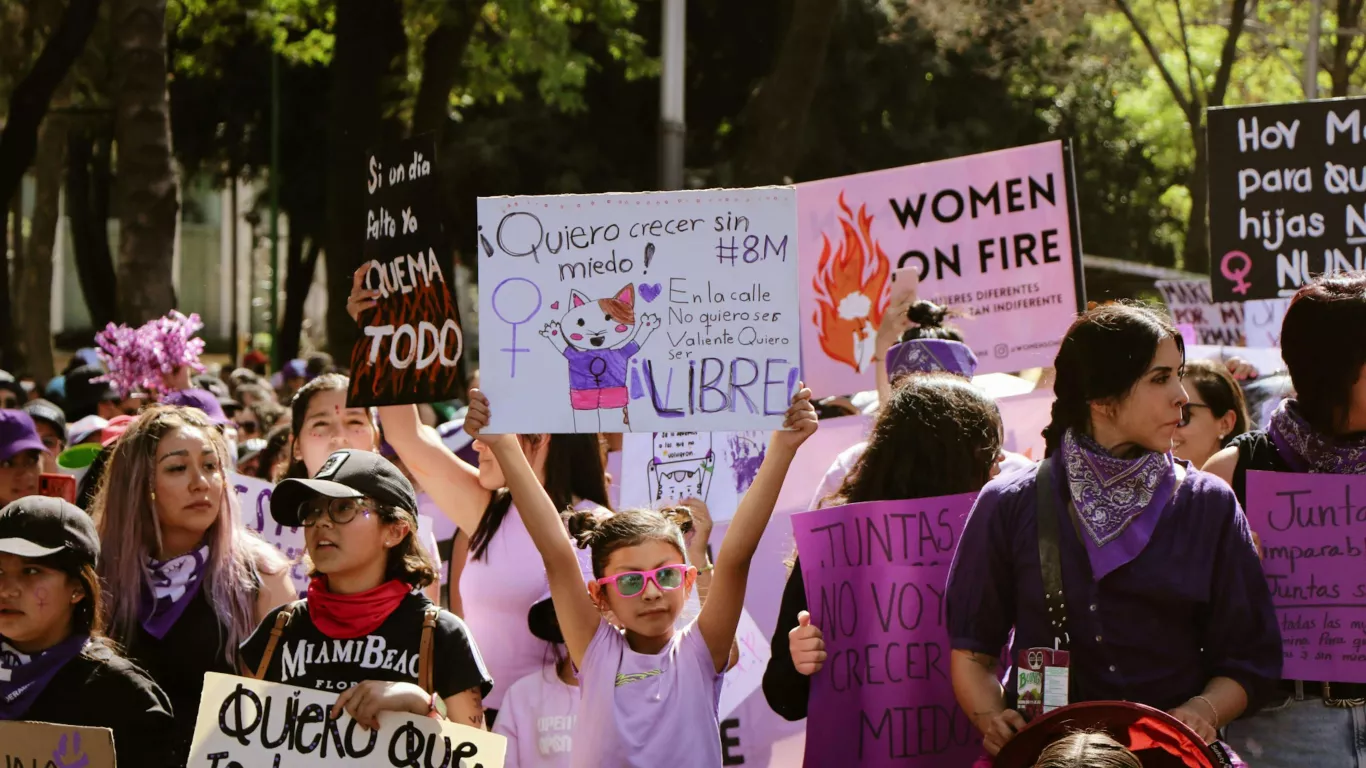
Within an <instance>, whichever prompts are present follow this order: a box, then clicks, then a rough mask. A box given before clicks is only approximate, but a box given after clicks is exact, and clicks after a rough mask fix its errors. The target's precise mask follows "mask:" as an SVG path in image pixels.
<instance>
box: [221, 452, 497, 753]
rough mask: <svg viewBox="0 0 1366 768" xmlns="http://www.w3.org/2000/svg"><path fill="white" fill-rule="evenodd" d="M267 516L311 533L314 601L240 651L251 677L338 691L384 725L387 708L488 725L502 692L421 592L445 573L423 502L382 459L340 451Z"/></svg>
mask: <svg viewBox="0 0 1366 768" xmlns="http://www.w3.org/2000/svg"><path fill="white" fill-rule="evenodd" d="M270 514H271V516H272V517H273V518H275V522H277V523H279V524H280V525H286V526H291V527H293V526H303V528H304V539H305V541H306V543H307V545H308V558H309V561H310V564H311V565H312V570H313V579H312V581H311V582H310V583H309V586H308V597H307V598H306V599H305V600H302V601H300V602H297V603H294V604H291V605H287V606H284V607H282V608H279V609H277V610H276V611H274V612H273V613H272V614H271V615H269V616H267V617H266V619H265V621H263V622H261V626H260V627H258V628H257V630H256V632H255V633H254V634H253V635H252V636H251V638H250V639H249V640H247V642H246V643H244V644H243V645H242V651H241V655H240V660H241V665H242V671H243V672H244V673H245V674H247V675H248V676H250V677H254V678H257V679H262V680H267V681H269V682H273V683H288V684H290V685H297V686H301V687H304V688H316V689H319V690H324V691H337V692H339V693H340V694H341V695H340V697H338V699H337V703H336V706H335V707H334V708H333V710H332V712H333V716H336V715H337V714H338V713H340V712H341V711H342V710H343V709H344V710H346V712H347V713H348V714H350V715H351V716H352V717H353V718H355V719H356V720H357V721H359V722H360V723H361V724H362V725H366V726H368V727H371V728H375V727H377V726H378V720H377V715H378V713H379V712H382V711H397V712H411V713H414V714H420V715H421V714H430V713H435V714H439V715H440V716H442V717H446V716H449V718H450V719H451V720H452V721H454V722H457V723H461V724H463V725H470V726H474V727H476V728H482V727H483V724H484V707H483V699H484V696H485V694H487V693H488V692H489V690H490V689H491V688H492V687H493V680H492V679H491V678H490V677H489V675H488V672H487V671H486V670H485V668H484V663H483V660H482V658H481V657H480V655H479V649H478V647H477V646H476V645H475V643H474V639H473V638H472V637H470V634H469V630H468V629H466V627H465V623H464V622H463V621H461V620H460V619H459V618H457V617H456V616H455V615H454V614H452V613H450V612H449V611H443V610H441V609H440V608H438V607H437V606H435V605H433V604H432V602H431V601H430V600H428V599H427V598H426V597H424V596H422V595H421V594H417V593H415V590H418V589H421V588H423V587H426V586H428V585H430V584H431V583H432V582H433V581H434V580H435V579H436V574H437V567H438V566H437V564H436V562H435V560H434V559H433V558H432V556H431V555H430V554H429V553H428V552H426V551H425V550H424V549H423V548H422V547H421V546H419V545H418V543H417V537H416V533H417V496H416V494H415V493H414V492H413V486H412V484H411V483H409V482H408V479H407V478H405V477H404V476H403V474H402V473H401V472H399V470H398V468H397V467H395V466H394V465H393V464H390V463H389V462H388V461H387V460H385V459H384V457H382V456H380V455H379V454H378V453H373V452H370V451H356V450H349V449H348V450H342V451H337V452H336V453H334V454H332V455H331V456H330V457H328V459H327V461H326V462H324V464H323V466H322V468H321V469H319V470H318V472H317V473H316V474H315V475H314V476H313V478H312V479H311V480H299V479H289V480H285V481H284V482H282V483H280V485H278V486H276V488H275V493H274V494H272V495H271V498H270Z"/></svg>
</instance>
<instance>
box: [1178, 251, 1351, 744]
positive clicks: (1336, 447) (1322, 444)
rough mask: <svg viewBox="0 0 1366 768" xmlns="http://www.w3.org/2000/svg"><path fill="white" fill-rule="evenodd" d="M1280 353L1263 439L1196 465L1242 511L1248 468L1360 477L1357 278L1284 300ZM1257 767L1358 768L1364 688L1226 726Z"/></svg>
mask: <svg viewBox="0 0 1366 768" xmlns="http://www.w3.org/2000/svg"><path fill="white" fill-rule="evenodd" d="M1281 355H1282V356H1283V357H1284V359H1285V364H1286V367H1287V368H1289V370H1290V378H1291V380H1292V381H1293V382H1294V384H1295V393H1296V397H1295V399H1292V400H1286V401H1284V402H1283V403H1281V405H1280V407H1279V408H1277V409H1276V412H1275V414H1273V415H1272V417H1271V424H1270V426H1269V428H1268V429H1267V430H1266V431H1265V432H1250V433H1248V434H1245V435H1242V436H1241V437H1239V438H1238V439H1236V440H1234V441H1233V444H1232V445H1230V446H1229V447H1228V448H1226V449H1225V450H1223V451H1221V452H1220V453H1217V454H1215V456H1214V457H1213V458H1212V459H1210V461H1209V463H1208V464H1206V465H1205V469H1206V471H1208V472H1211V473H1213V474H1216V475H1218V476H1219V477H1222V478H1223V479H1224V480H1225V481H1227V482H1228V483H1229V484H1230V485H1231V486H1233V490H1234V492H1235V493H1236V494H1237V495H1238V500H1239V501H1241V502H1242V503H1243V504H1244V506H1246V505H1247V501H1248V500H1247V473H1248V470H1261V471H1268V472H1310V473H1326V474H1337V475H1366V272H1354V273H1348V274H1343V275H1338V276H1337V277H1323V278H1319V279H1318V280H1315V281H1314V282H1313V283H1310V284H1309V285H1306V286H1305V287H1303V288H1301V289H1300V290H1299V292H1298V293H1296V294H1295V297H1294V298H1293V299H1291V300H1290V308H1289V309H1288V310H1286V313H1285V320H1284V321H1283V324H1282V326H1281ZM1229 740H1230V742H1231V743H1232V744H1233V745H1234V747H1235V748H1236V749H1238V750H1239V751H1243V750H1246V752H1244V754H1247V755H1248V756H1250V757H1252V756H1255V757H1256V758H1257V759H1256V764H1257V765H1258V766H1262V765H1265V766H1268V768H1288V767H1289V766H1298V765H1305V764H1312V765H1314V766H1315V768H1319V767H1320V766H1321V767H1322V768H1357V767H1358V766H1360V765H1366V746H1363V745H1366V684H1362V683H1352V682H1346V681H1339V682H1331V681H1329V682H1324V681H1294V680H1288V681H1284V682H1283V683H1282V684H1281V687H1280V689H1279V690H1278V691H1277V692H1276V693H1275V695H1274V696H1273V705H1272V706H1268V707H1267V708H1266V709H1263V710H1262V712H1261V713H1260V714H1258V715H1257V716H1256V717H1254V718H1251V719H1249V720H1247V721H1246V722H1240V723H1236V724H1235V725H1233V726H1232V727H1230V728H1229Z"/></svg>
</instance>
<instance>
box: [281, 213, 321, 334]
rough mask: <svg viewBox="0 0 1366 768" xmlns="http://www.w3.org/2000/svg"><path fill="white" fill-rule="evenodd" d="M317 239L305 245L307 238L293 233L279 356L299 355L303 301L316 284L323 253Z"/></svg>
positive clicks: (291, 234) (290, 241)
mask: <svg viewBox="0 0 1366 768" xmlns="http://www.w3.org/2000/svg"><path fill="white" fill-rule="evenodd" d="M320 250H321V249H319V248H318V243H317V241H316V240H313V239H311V238H310V239H309V240H308V246H307V248H305V246H304V238H302V237H294V235H293V233H290V238H289V252H288V254H287V255H286V258H287V259H288V265H289V266H288V268H287V271H286V272H285V308H284V311H283V312H282V313H281V316H280V335H279V337H278V339H277V340H276V344H278V345H279V347H278V348H279V350H280V359H281V360H293V359H294V358H296V357H298V356H299V337H300V336H301V335H302V334H303V331H304V302H305V301H307V300H308V289H309V288H310V287H312V286H313V274H314V272H315V271H316V270H317V267H318V255H319V253H320Z"/></svg>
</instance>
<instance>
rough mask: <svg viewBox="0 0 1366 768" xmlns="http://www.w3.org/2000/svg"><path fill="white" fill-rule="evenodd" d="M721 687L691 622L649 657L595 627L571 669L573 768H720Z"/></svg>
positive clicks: (606, 628)
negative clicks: (575, 702) (576, 695)
mask: <svg viewBox="0 0 1366 768" xmlns="http://www.w3.org/2000/svg"><path fill="white" fill-rule="evenodd" d="M721 680H722V674H721V673H719V672H717V671H716V663H715V662H713V661H712V658H711V651H709V650H707V643H706V641H705V640H703V639H702V632H701V631H700V630H699V629H698V628H697V622H696V621H694V622H692V623H691V624H689V625H688V626H687V627H685V628H684V629H683V630H681V631H679V632H676V633H674V636H673V639H672V640H670V641H669V644H668V645H667V646H666V647H665V648H664V650H662V651H660V652H659V653H656V654H643V653H636V652H635V651H632V650H631V647H630V646H629V645H628V644H627V643H626V637H625V636H624V635H623V634H622V633H621V631H620V630H618V629H616V628H615V627H613V626H612V625H611V624H609V623H607V622H606V621H602V622H601V623H600V624H599V625H598V631H597V634H595V635H593V639H592V641H591V642H589V644H588V650H587V651H586V652H585V653H584V657H583V667H582V669H580V670H579V684H580V686H581V687H582V692H583V700H582V701H581V702H580V705H579V706H580V710H579V712H580V717H579V718H578V720H577V721H575V723H574V758H573V765H574V768H607V767H608V766H611V768H618V766H631V767H632V768H658V767H659V766H665V765H667V766H670V768H720V765H721V733H720V724H719V723H718V722H717V717H716V708H717V706H718V704H719V702H720V699H721Z"/></svg>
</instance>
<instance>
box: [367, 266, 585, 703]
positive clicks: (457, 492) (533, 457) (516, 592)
mask: <svg viewBox="0 0 1366 768" xmlns="http://www.w3.org/2000/svg"><path fill="white" fill-rule="evenodd" d="M365 271H366V270H365V268H364V267H362V268H361V269H359V270H357V271H356V274H355V276H354V278H353V282H352V286H351V296H350V299H349V301H348V303H347V311H348V312H350V313H351V317H352V318H356V319H359V317H360V314H361V313H362V312H368V311H370V310H371V309H372V308H373V307H374V306H375V300H376V299H377V298H378V297H379V293H378V292H377V291H367V290H366V289H365V286H364V285H363V281H364V278H365ZM380 418H381V419H383V422H384V437H385V440H386V441H388V443H389V445H391V446H393V448H394V452H395V453H396V454H398V457H399V458H400V459H402V460H403V464H404V466H405V467H407V469H408V471H409V472H411V473H412V475H413V478H414V480H416V481H417V483H418V484H419V485H420V486H421V487H422V489H423V491H425V492H426V493H427V495H428V496H430V497H431V499H432V501H433V502H435V504H436V506H437V507H438V508H440V509H441V511H442V512H443V513H445V515H446V516H447V517H448V518H449V519H450V520H451V522H453V523H455V525H456V526H457V527H458V528H459V529H460V531H461V533H462V534H463V536H462V538H465V537H467V538H468V541H469V548H468V552H469V555H468V559H467V560H466V562H465V563H464V568H463V570H461V571H460V574H459V593H460V594H459V604H460V606H461V609H462V611H463V612H462V613H461V617H462V618H464V619H465V621H467V622H469V625H470V628H471V629H472V630H473V631H474V632H475V633H476V634H477V635H479V636H480V637H496V638H498V642H497V643H492V644H486V647H485V649H484V651H485V654H486V657H485V660H486V661H487V662H488V665H489V670H490V671H491V672H492V673H493V676H494V678H495V679H496V680H498V681H500V683H501V684H500V685H499V686H498V687H497V688H495V689H494V690H493V692H492V693H491V694H490V695H489V697H488V699H487V700H486V701H485V702H484V703H485V704H486V705H487V707H488V709H487V717H488V722H489V724H490V725H492V724H493V723H494V722H495V721H496V718H497V716H498V710H499V709H501V708H502V705H503V704H502V703H503V694H504V693H505V692H506V690H507V688H508V686H510V685H511V684H512V683H513V682H516V681H517V680H520V679H522V678H523V677H526V676H527V675H530V674H532V673H534V672H536V671H538V670H540V669H541V667H542V666H544V664H545V659H546V655H547V653H548V652H550V651H551V650H552V649H551V646H550V645H549V644H548V643H546V642H545V641H544V640H541V639H539V638H537V637H536V636H535V635H533V634H532V633H531V631H530V630H529V629H528V628H527V622H526V617H527V611H528V610H530V609H531V606H533V605H534V604H535V603H536V602H537V601H538V600H540V598H541V596H542V595H544V594H545V586H546V574H545V570H544V569H543V568H542V567H541V565H540V562H539V558H538V556H537V551H536V546H535V544H534V543H533V542H532V537H531V535H530V534H529V533H528V531H527V528H528V526H527V524H526V522H525V521H524V520H523V512H522V511H521V510H520V509H519V505H518V504H517V503H516V502H515V500H514V498H513V494H512V493H510V492H509V487H508V486H509V483H508V480H507V478H506V476H505V473H504V469H503V466H502V463H503V460H502V458H501V457H500V456H498V455H496V454H495V452H494V451H493V450H492V449H491V447H490V446H489V445H487V444H486V443H484V442H483V441H480V440H475V441H474V449H475V451H476V452H477V454H478V457H479V461H478V466H477V467H476V466H473V465H471V464H470V463H469V462H466V461H465V460H464V459H462V458H460V457H459V456H457V455H456V454H455V453H453V452H452V451H451V450H450V449H449V448H447V447H446V446H445V444H444V443H442V441H441V436H440V435H439V434H438V433H437V432H436V430H434V429H432V428H430V427H426V426H424V425H423V424H422V422H421V420H420V419H419V418H418V410H417V408H416V407H415V406H411V405H403V406H390V407H386V408H381V409H380ZM512 444H513V445H515V446H517V447H518V448H520V449H521V455H522V457H523V458H524V460H525V461H527V462H529V463H530V464H531V467H532V470H533V472H534V473H535V475H536V477H537V478H538V479H539V481H540V483H541V485H542V487H543V488H544V490H545V492H546V493H547V494H549V496H550V499H551V501H552V502H554V505H555V508H556V509H567V508H570V507H572V508H574V509H576V510H582V511H587V512H591V513H593V514H594V515H605V514H610V513H609V512H608V507H610V506H611V504H610V502H609V501H608V497H607V475H606V469H605V467H604V466H603V459H602V453H601V450H600V447H599V444H598V436H597V435H592V434H561V435H540V434H535V435H518V436H517V439H516V440H515V441H513V442H512ZM456 552H457V553H458V552H459V549H457V550H456ZM583 555H584V557H583V558H582V559H581V562H580V567H581V569H582V570H583V571H584V572H587V571H588V570H589V568H590V565H589V563H588V558H587V553H586V552H584V553H583ZM451 570H452V572H454V571H455V566H454V565H453V566H452V569H451ZM452 603H454V600H453V601H452Z"/></svg>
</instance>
